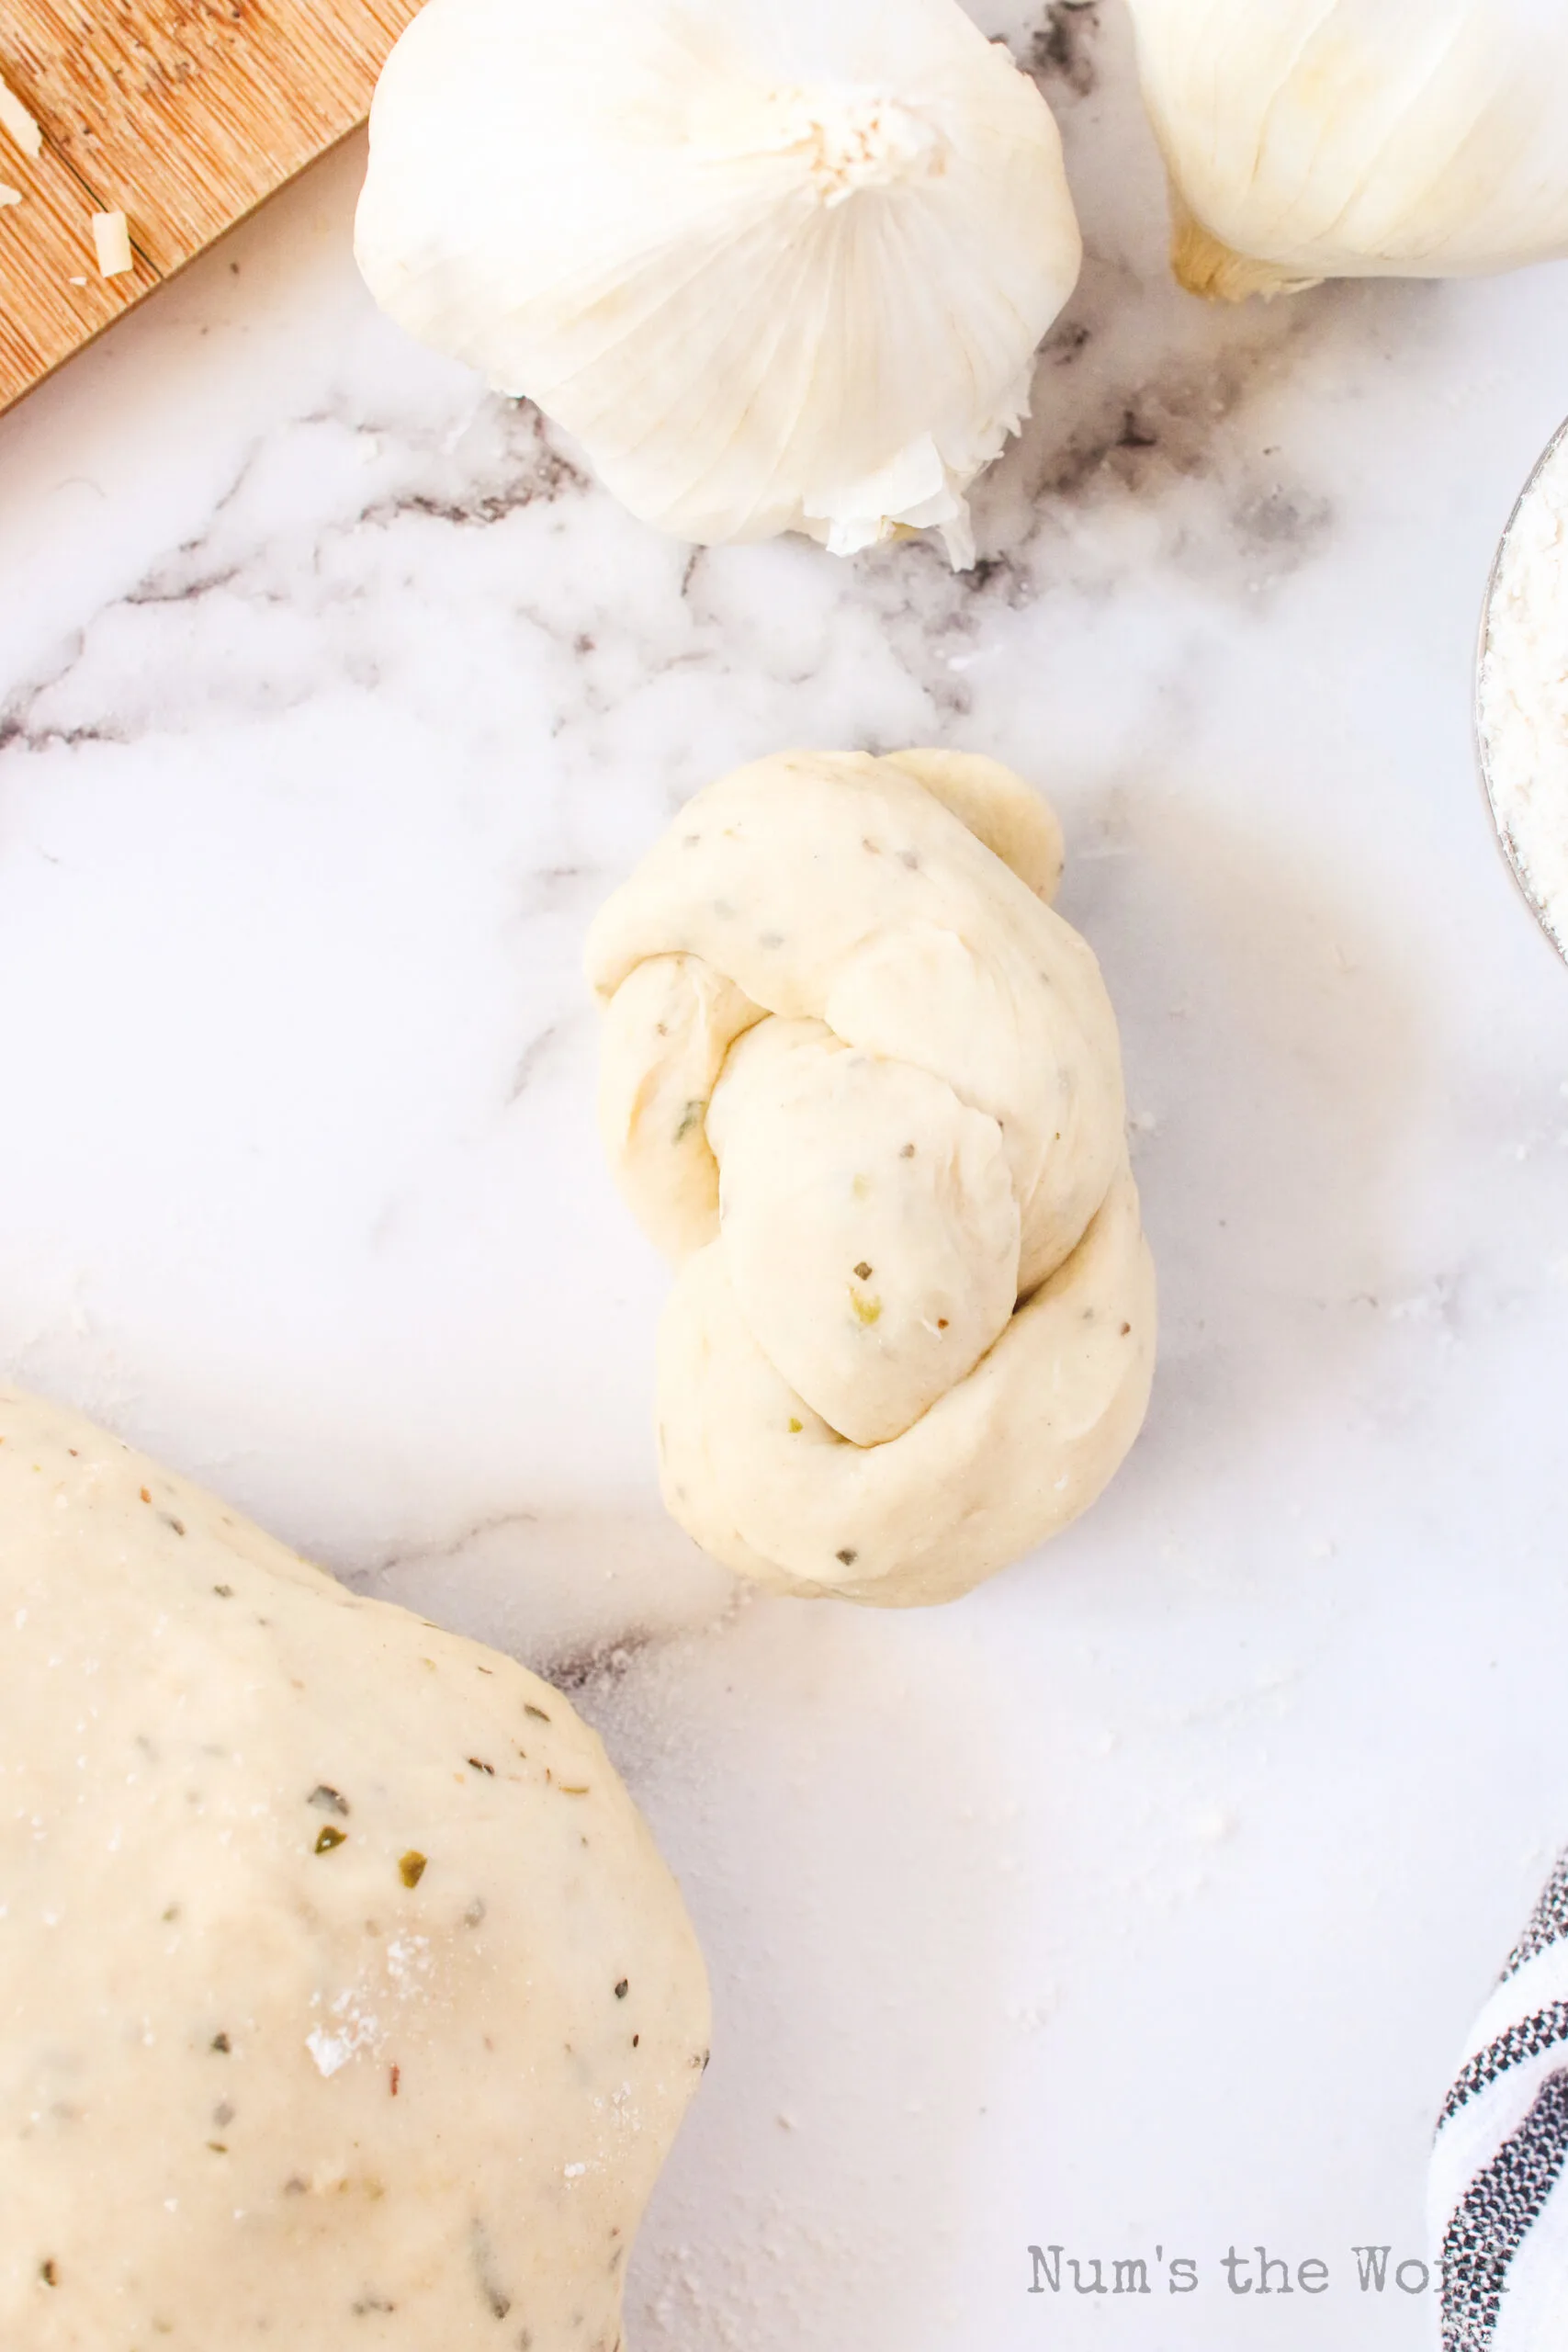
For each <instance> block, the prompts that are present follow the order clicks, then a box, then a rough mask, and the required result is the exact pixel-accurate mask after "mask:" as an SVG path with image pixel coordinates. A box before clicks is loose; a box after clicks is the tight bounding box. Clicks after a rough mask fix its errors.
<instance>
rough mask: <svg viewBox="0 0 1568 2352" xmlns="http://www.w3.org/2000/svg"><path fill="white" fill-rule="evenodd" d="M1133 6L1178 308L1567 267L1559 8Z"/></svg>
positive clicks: (1468, 4)
mask: <svg viewBox="0 0 1568 2352" xmlns="http://www.w3.org/2000/svg"><path fill="white" fill-rule="evenodd" d="M1130 6H1131V8H1132V13H1133V19H1134V27H1135V28H1136V33H1137V44H1138V62H1139V70H1140V74H1141V76H1142V80H1143V86H1144V96H1145V100H1146V102H1147V105H1148V108H1149V112H1150V115H1151V117H1152V118H1153V121H1154V126H1155V130H1156V134H1157V136H1158V139H1159V141H1160V144H1161V146H1162V147H1163V149H1164V151H1165V157H1166V162H1167V164H1168V166H1169V170H1170V175H1171V183H1172V193H1173V199H1174V206H1175V213H1176V220H1175V235H1174V243H1173V254H1172V258H1173V262H1174V266H1175V269H1176V274H1177V276H1178V277H1179V278H1180V280H1181V282H1182V284H1183V285H1184V286H1186V287H1188V288H1190V289H1191V291H1192V292H1194V293H1198V294H1207V295H1211V296H1215V297H1218V298H1220V299H1223V300H1231V301H1239V300H1242V299H1244V298H1245V297H1246V296H1247V295H1248V294H1259V293H1261V294H1278V293H1285V292H1292V291H1295V290H1297V289H1299V288H1302V287H1305V286H1312V285H1315V284H1317V283H1318V282H1319V281H1320V280H1322V279H1323V278H1325V277H1469V276H1475V275H1479V274H1481V273H1483V272H1485V271H1489V270H1501V269H1511V268H1514V267H1516V266H1518V265H1520V264H1522V263H1525V262H1534V261H1545V260H1549V259H1551V257H1552V256H1553V255H1557V254H1565V253H1568V5H1564V0H1130Z"/></svg>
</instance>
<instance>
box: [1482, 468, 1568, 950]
mask: <svg viewBox="0 0 1568 2352" xmlns="http://www.w3.org/2000/svg"><path fill="white" fill-rule="evenodd" d="M1479 712H1480V725H1481V743H1482V751H1483V756H1484V759H1485V763H1486V771H1487V788H1488V790H1489V792H1490V794H1491V796H1492V806H1493V809H1494V810H1495V814H1496V819H1497V827H1498V831H1500V832H1501V834H1502V836H1503V841H1504V844H1505V846H1506V849H1507V851H1508V854H1509V856H1510V858H1511V859H1512V861H1513V865H1514V869H1515V871H1516V873H1517V875H1518V877H1519V880H1520V883H1521V884H1522V886H1523V888H1524V890H1525V894H1526V896H1527V897H1528V898H1529V900H1530V903H1531V905H1532V906H1533V907H1534V908H1535V910H1536V912H1537V913H1538V914H1539V915H1540V920H1541V922H1542V923H1543V925H1544V926H1545V928H1546V930H1547V932H1548V933H1550V935H1551V939H1552V940H1553V941H1554V943H1555V944H1556V945H1557V946H1558V948H1559V949H1560V950H1561V951H1562V953H1563V954H1564V955H1568V426H1565V427H1564V428H1563V430H1562V432H1561V433H1559V435H1557V438H1556V440H1555V441H1554V442H1553V443H1552V444H1551V447H1550V448H1549V449H1548V451H1547V453H1546V456H1545V457H1544V458H1542V460H1541V463H1540V466H1539V468H1538V469H1537V470H1536V473H1535V475H1534V477H1533V479H1532V480H1531V481H1530V483H1529V488H1528V489H1527V490H1526V492H1525V494H1524V497H1523V498H1522V499H1521V500H1520V502H1519V505H1518V509H1517V513H1516V515H1515V516H1514V519H1513V521H1512V523H1511V524H1510V525H1509V526H1508V531H1507V536H1506V538H1505V539H1504V542H1503V548H1502V553H1501V555H1500V556H1499V558H1498V561H1497V569H1496V572H1495V576H1494V579H1493V583H1492V594H1491V599H1490V603H1489V605H1488V609H1487V620H1486V633H1485V637H1484V640H1483V646H1482V656H1481V681H1480V703H1479Z"/></svg>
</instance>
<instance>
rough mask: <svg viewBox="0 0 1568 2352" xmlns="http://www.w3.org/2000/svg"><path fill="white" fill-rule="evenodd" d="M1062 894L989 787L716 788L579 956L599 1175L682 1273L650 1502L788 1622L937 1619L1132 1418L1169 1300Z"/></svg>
mask: <svg viewBox="0 0 1568 2352" xmlns="http://www.w3.org/2000/svg"><path fill="white" fill-rule="evenodd" d="M1061 868H1062V850H1061V836H1060V832H1059V831H1058V829H1057V826H1056V822H1055V818H1054V817H1053V816H1052V814H1051V812H1050V811H1049V809H1047V808H1046V807H1045V805H1044V803H1043V801H1042V800H1040V799H1039V797H1037V796H1036V795H1035V794H1034V793H1032V792H1031V791H1030V789H1029V788H1028V786H1026V785H1024V784H1023V783H1022V782H1021V780H1020V779H1019V778H1018V777H1017V776H1015V775H1012V774H1011V773H1010V771H1009V770H1007V769H1006V768H1002V767H999V766H998V764H997V763H995V762H994V761H990V760H984V759H978V758H975V757H972V756H966V755H959V754H955V753H950V752H900V753H899V754H898V755H897V757H896V758H893V759H873V758H870V757H868V756H866V755H864V754H862V753H855V752H794V753H788V754H785V755H784V756H782V757H780V758H777V759H772V760H764V761H761V762H760V763H758V764H756V765H755V766H752V767H748V768H742V769H740V770H739V771H738V772H737V773H736V774H734V775H729V776H727V777H725V778H724V779H723V781H722V782H720V783H718V784H716V785H712V786H709V787H708V788H707V789H706V790H705V791H703V792H699V793H698V794H697V795H696V797H694V799H693V800H691V801H689V802H688V803H687V805H686V807H685V808H684V809H682V813H681V815H680V816H679V817H678V818H677V819H676V820H675V823H674V824H673V825H672V826H671V830H670V831H669V832H668V833H667V834H666V835H665V837H664V838H663V840H662V841H661V842H659V843H658V844H657V845H656V847H655V848H654V849H653V850H652V851H651V852H650V853H649V855H648V856H647V857H646V858H645V859H644V860H643V863H642V865H640V866H639V867H638V868H637V872H636V873H635V874H634V875H633V876H632V877H631V879H630V880H629V881H628V882H627V883H626V885H625V886H624V887H623V888H621V889H619V890H617V891H616V892H615V895H614V897H612V898H611V899H609V901H608V902H607V904H606V905H605V906H604V908H603V909H602V910H601V911H600V913H599V915H598V917H597V919H596V921H595V922H594V923H593V926H592V932H591V933H590V936H589V942H588V950H587V970H588V976H589V978H590V980H591V982H592V985H593V987H594V989H596V991H597V992H598V994H599V996H600V998H601V1000H602V1001H603V1002H604V1007H605V1020H604V1045H603V1064H602V1082H601V1093H600V1110H601V1124H602V1127H603V1131H604V1142H605V1148H606V1150H607V1152H608V1154H609V1157H610V1160H611V1163H612V1165H613V1167H614V1169H615V1174H616V1178H617V1180H618V1182H619V1183H620V1185H621V1187H622V1189H623V1191H624V1192H625V1193H626V1198H627V1199H628V1201H629V1202H630V1204H631V1206H632V1208H633V1210H634V1211H635V1213H636V1214H637V1216H638V1218H639V1219H640V1221H641V1223H642V1224H643V1226H644V1227H645V1228H646V1230H647V1231H648V1232H649V1235H650V1236H651V1237H652V1238H653V1239H654V1240H655V1241H656V1242H657V1243H658V1244H659V1245H660V1248H662V1249H663V1250H665V1251H666V1253H667V1254H668V1255H669V1256H670V1257H671V1259H673V1260H674V1261H675V1262H676V1264H677V1265H678V1267H679V1269H680V1271H679V1273H678V1275H677V1279H676V1282H675V1286H674V1290H673V1292H672V1294H671V1299H670V1304H669V1306H668V1308H667V1310H666V1313H665V1317H664V1322H663V1327H662V1330H661V1334H660V1361H659V1375H658V1418H659V1432H660V1476H661V1482H662V1486H663V1492H664V1498H665V1501H666V1503H667V1505H668V1507H669V1509H670V1510H671V1513H672V1514H673V1516H674V1517H675V1518H676V1519H677V1520H679V1521H680V1522H681V1524H682V1526H683V1527H684V1528H685V1529H686V1530H687V1531H688V1532H689V1533H690V1534H692V1535H693V1536H694V1537H695V1539H696V1540H697V1542H698V1543H699V1544H703V1545H704V1546H705V1548H706V1549H707V1550H708V1551H709V1552H711V1553H713V1554H714V1555H716V1557H717V1558H719V1559H721V1560H723V1561H725V1562H726V1563H727V1564H728V1566H730V1567H732V1568H734V1569H737V1570H738V1571H739V1572H740V1573H741V1574H743V1575H747V1576H751V1577H757V1578H759V1579H760V1580H761V1581H762V1582H763V1583H765V1584H769V1585H772V1586H773V1587H774V1588H775V1589H779V1590H783V1591H788V1592H794V1593H799V1594H805V1595H810V1596H818V1595H821V1594H825V1593H838V1594H842V1595H844V1596H845V1597H847V1598H849V1599H851V1600H865V1601H876V1602H880V1603H885V1604H889V1605H894V1604H908V1603H914V1602H923V1601H933V1600H948V1599H951V1598H952V1597H953V1596H954V1595H955V1594H958V1593H961V1592H964V1591H966V1590H967V1589H969V1588H970V1587H971V1586H972V1585H975V1584H976V1583H978V1582H979V1581H980V1579H981V1578H982V1577H986V1576H987V1575H989V1574H991V1573H992V1571H993V1570H995V1569H997V1568H998V1567H1000V1566H1003V1565H1004V1564H1005V1563H1006V1562H1008V1561H1009V1560H1011V1559H1014V1558H1016V1557H1017V1556H1018V1555H1019V1554H1021V1553H1022V1552H1025V1551H1027V1550H1028V1549H1029V1548H1030V1547H1031V1546H1032V1545H1033V1544H1038V1543H1041V1542H1043V1540H1044V1538H1045V1537H1047V1536H1049V1535H1053V1534H1055V1532H1057V1531H1058V1529H1060V1528H1062V1527H1065V1526H1066V1523H1067V1521H1069V1520H1071V1519H1073V1518H1075V1517H1076V1516H1077V1513H1078V1512H1079V1511H1081V1510H1084V1509H1086V1507H1087V1506H1088V1505H1089V1503H1091V1502H1092V1501H1093V1500H1094V1498H1095V1497H1096V1496H1097V1495H1098V1494H1099V1493H1100V1490H1101V1488H1102V1487H1104V1486H1105V1484H1106V1482H1107V1481H1108V1479H1109V1478H1110V1477H1111V1474H1112V1473H1113V1472H1114V1470H1115V1469H1116V1467H1117V1465H1118V1464H1120V1462H1121V1461H1122V1457H1123V1455H1124V1454H1125V1453H1126V1452H1127V1450H1128V1448H1129V1446H1130V1445H1131V1444H1132V1442H1133V1440H1134V1437H1135V1436H1136V1435H1137V1432H1138V1429H1139V1427H1140V1425H1141V1423H1142V1421H1143V1418H1144V1412H1145V1407H1146V1404H1147V1401H1148V1393H1149V1384H1150V1380H1151V1378H1152V1374H1153V1367H1154V1347H1155V1286H1154V1271H1153V1266H1152V1263H1151V1261H1150V1258H1149V1253H1148V1250H1147V1247H1146V1245H1145V1241H1144V1238H1143V1233H1142V1228H1141V1226H1140V1223H1139V1216H1138V1200H1137V1193H1136V1192H1135V1190H1134V1184H1133V1180H1132V1176H1131V1173H1130V1171H1129V1169H1128V1165H1127V1148H1126V1137H1125V1114H1124V1105H1123V1100H1122V1069H1121V1056H1120V1051H1119V1047H1118V1043H1117V1035H1116V1023H1115V1017H1114V1015H1113V1013H1112V1012H1111V1005H1110V1001H1109V1000H1108V998H1107V996H1106V992H1105V988H1104V984H1103V982H1102V980H1101V978H1100V969H1099V967H1098V965H1097V964H1096V962H1095V960H1094V957H1093V956H1092V955H1091V953H1090V952H1089V947H1088V946H1087V945H1086V944H1085V942H1084V941H1083V940H1082V939H1081V938H1080V937H1079V936H1078V934H1077V933H1076V932H1075V931H1073V930H1071V929H1070V928H1069V926H1068V925H1067V924H1066V923H1065V922H1062V920H1061V919H1060V917H1059V916H1057V915H1055V913H1053V911H1052V910H1051V907H1050V905H1049V903H1048V901H1049V899H1051V897H1052V895H1053V893H1054V891H1055V887H1056V883H1057V881H1058V880H1059V878H1060V875H1061Z"/></svg>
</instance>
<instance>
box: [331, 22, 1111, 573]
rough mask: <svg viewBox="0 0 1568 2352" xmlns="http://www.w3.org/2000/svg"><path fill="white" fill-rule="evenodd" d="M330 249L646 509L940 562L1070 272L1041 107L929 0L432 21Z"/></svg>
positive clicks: (748, 535) (758, 534)
mask: <svg viewBox="0 0 1568 2352" xmlns="http://www.w3.org/2000/svg"><path fill="white" fill-rule="evenodd" d="M356 249H357V252H358V256H359V262H360V266H361V268H362V270H363V271H364V273H365V276H366V278H367V281H368V283H369V286H370V288H371V291H372V292H373V293H374V294H375V296H376V298H377V300H378V301H379V302H380V303H381V305H382V306H383V308H384V309H386V310H387V311H389V312H390V314H391V315H392V316H393V317H394V318H396V319H397V320H398V321H399V322H400V323H401V324H402V325H404V326H405V327H407V328H408V329H409V330H410V331H411V332H412V333H413V334H417V335H419V336H420V337H421V338H422V339H423V340H424V341H426V342H429V343H431V344H434V345H436V346H437V347H439V348H441V349H444V350H446V351H448V352H451V353H452V354H454V355H455V356H457V357H459V358H461V359H464V360H467V361H468V363H469V364H470V365H472V366H474V367H476V368H479V369H481V370H482V372H483V373H484V374H485V376H486V377H487V378H488V379H490V381H491V384H492V385H494V386H495V387H496V388H497V389H499V390H502V391H504V392H507V393H511V394H514V395H525V396H527V397H528V398H530V399H532V400H534V401H536V402H537V403H538V405H539V406H540V407H541V408H542V409H543V410H544V411H545V412H546V413H547V414H548V415H549V416H551V417H553V418H554V419H555V420H556V421H557V423H558V424H560V425H562V426H563V427H564V428H565V429H566V431H568V432H569V433H570V434H571V435H573V436H574V438H575V439H576V440H577V442H578V443H579V444H580V445H581V447H582V448H583V449H584V450H585V451H586V453H587V455H588V457H589V458H590V460H591V461H592V464H593V466H594V467H595V469H596V470H597V471H598V473H599V475H600V477H601V479H602V480H603V481H604V483H605V484H606V486H607V487H608V488H609V489H610V490H611V491H612V492H614V493H615V496H616V497H618V498H619V499H620V500H621V501H622V502H623V503H625V504H626V506H628V507H629V508H630V509H631V511H632V512H633V513H634V514H636V515H639V516H641V517H642V518H643V519H644V520H646V521H648V522H650V523H653V524H656V525H658V526H660V527H661V528H663V529H665V530H668V531H671V532H673V533H674V534H675V535H676V536H678V537H682V538H687V539H694V540H696V541H699V542H703V543H707V544H714V543H717V542H721V541H726V540H732V539H760V538H765V537H772V536H773V534H774V533H777V532H780V531H785V530H803V531H807V532H808V533H810V534H811V535H812V536H813V537H818V538H819V539H822V540H824V541H825V542H826V543H827V544H828V545H829V547H830V548H833V549H835V550H836V551H837V552H840V553H852V552H853V551H854V550H855V549H857V548H863V547H866V546H870V545H873V544H874V543H875V542H876V541H878V540H879V539H883V538H886V537H890V536H891V535H892V534H893V533H895V532H896V531H898V530H907V529H922V528H928V527H935V528H937V529H940V530H942V532H943V533H944V534H945V536H946V537H947V539H948V543H949V546H950V548H951V549H952V551H953V555H954V559H955V560H964V558H965V556H966V554H967V552H968V548H969V540H968V517H967V509H966V506H965V503H964V492H965V491H966V490H967V488H968V486H969V484H970V482H971V481H973V480H974V478H975V476H976V474H977V473H978V472H979V471H980V469H982V468H983V467H984V466H986V465H987V464H988V463H989V462H990V460H991V459H992V458H994V457H995V456H996V455H997V454H998V452H999V450H1000V449H1001V447H1002V446H1003V444H1004V442H1005V441H1006V439H1007V437H1008V435H1009V434H1010V433H1011V432H1013V431H1015V430H1016V429H1017V426H1018V424H1019V422H1020V421H1021V417H1022V416H1023V415H1025V414H1026V413H1027V402H1028V387H1029V379H1030V373H1031V364H1030V363H1031V360H1032V355H1033V352H1034V350H1035V347H1036V345H1038V343H1039V341H1040V338H1041V337H1042V335H1043V334H1044V332H1045V330H1046V328H1047V327H1048V326H1049V325H1050V323H1051V322H1052V320H1053V319H1054V318H1055V315H1056V313H1057V311H1059V310H1060V308H1061V306H1062V304H1063V303H1064V302H1065V301H1066V298H1067V296H1068V294H1069V293H1070V292H1071V290H1072V288H1073V285H1074V283H1075V281H1076V279H1077V270H1078V265H1079V260H1080V258H1081V245H1080V243H1079V238H1078V231H1077V220H1076V219H1075V217H1074V213H1073V209H1072V203H1071V199H1070V198H1069V196H1068V193H1067V188H1066V177H1065V175H1064V172H1063V167H1062V159H1061V143H1060V140H1059V137H1058V135H1057V131H1056V128H1055V122H1054V121H1053V119H1052V118H1051V114H1050V111H1049V109H1048V108H1047V107H1046V106H1045V104H1044V101H1043V99H1042V97H1041V96H1040V95H1039V93H1038V91H1037V90H1036V89H1035V88H1034V85H1032V83H1031V82H1030V81H1029V80H1028V79H1027V77H1026V76H1025V75H1023V74H1021V73H1020V72H1019V71H1018V69H1017V68H1016V67H1015V66H1014V64H1013V63H1012V62H1011V60H1010V58H1009V57H1008V56H1007V54H1006V52H1005V51H1003V50H1001V49H1000V48H999V47H997V46H995V45H993V44H992V43H990V42H988V41H987V40H985V39H984V38H983V37H982V35H981V34H980V33H979V32H978V31H977V30H976V28H975V26H974V25H973V24H972V23H971V21H970V20H969V18H968V17H966V16H964V13H963V11H962V9H961V8H960V7H959V6H957V5H956V0H832V5H829V0H790V5H789V6H784V5H782V0H683V5H676V0H636V4H635V5H634V0H576V5H574V6H573V7H572V8H571V9H570V11H564V12H563V11H561V10H559V9H558V8H556V7H554V6H550V5H548V0H429V5H428V6H426V7H425V8H424V9H423V12H422V13H421V15H420V16H418V17H416V18H415V19H414V21H413V23H412V25H411V26H410V28H409V29H408V30H407V32H406V33H405V34H404V35H403V37H402V39H401V40H400V42H399V43H398V45H397V47H396V49H395V50H394V51H393V52H392V55H391V57H390V59H389V62H388V65H387V67H386V70H385V72H384V73H383V75H382V78H381V82H380V85H379V86H378V91H377V95H376V102H375V106H374V108H373V110H372V115H371V157H370V169H369V175H368V177H367V183H366V187H365V191H364V195H363V197H362V198H361V201H360V208H359V218H358V224H357V235H356Z"/></svg>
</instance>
